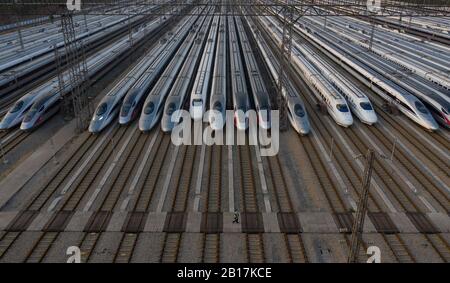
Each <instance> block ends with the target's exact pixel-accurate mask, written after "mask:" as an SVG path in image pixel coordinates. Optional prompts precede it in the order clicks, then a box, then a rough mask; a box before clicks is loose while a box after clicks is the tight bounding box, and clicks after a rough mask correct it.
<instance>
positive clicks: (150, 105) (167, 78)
mask: <svg viewBox="0 0 450 283" xmlns="http://www.w3.org/2000/svg"><path fill="white" fill-rule="evenodd" d="M204 21H205V16H202V17H201V18H199V19H198V20H197V22H196V23H195V24H194V25H193V26H192V28H191V29H190V32H189V34H188V36H187V37H186V39H185V40H184V42H183V44H182V45H181V46H180V48H179V49H178V51H177V53H176V54H175V56H174V57H173V59H172V60H171V61H170V63H169V65H168V66H167V68H166V69H165V70H164V73H163V74H162V75H161V77H160V78H159V80H158V82H157V83H156V85H155V86H154V87H153V89H152V91H151V92H150V94H149V95H148V96H147V98H146V99H145V102H144V105H143V107H142V112H141V116H140V118H139V129H140V130H141V131H143V132H147V131H150V130H151V129H152V128H153V127H154V126H155V125H156V123H158V121H159V119H160V118H161V115H162V111H163V108H164V102H165V100H166V97H167V95H168V94H169V92H170V90H171V89H172V86H173V84H174V82H175V79H176V78H177V76H178V73H179V71H180V69H181V67H182V66H183V63H184V62H185V60H186V58H187V56H188V53H189V51H190V49H191V47H192V45H193V44H194V39H195V37H196V35H197V33H198V29H199V27H201V26H202V25H203V23H204Z"/></svg>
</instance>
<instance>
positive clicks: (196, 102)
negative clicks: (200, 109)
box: [192, 98, 203, 106]
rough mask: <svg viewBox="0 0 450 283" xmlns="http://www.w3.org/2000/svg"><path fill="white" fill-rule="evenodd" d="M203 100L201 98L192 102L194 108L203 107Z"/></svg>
mask: <svg viewBox="0 0 450 283" xmlns="http://www.w3.org/2000/svg"><path fill="white" fill-rule="evenodd" d="M202 103H203V101H202V99H201V98H196V99H193V100H192V106H202Z"/></svg>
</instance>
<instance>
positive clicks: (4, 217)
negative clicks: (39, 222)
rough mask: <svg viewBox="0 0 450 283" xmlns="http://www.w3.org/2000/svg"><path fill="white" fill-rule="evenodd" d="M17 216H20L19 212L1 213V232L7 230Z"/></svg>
mask: <svg viewBox="0 0 450 283" xmlns="http://www.w3.org/2000/svg"><path fill="white" fill-rule="evenodd" d="M17 214H19V211H6V212H0V231H2V230H5V229H6V228H7V227H8V225H9V223H10V222H11V221H12V220H14V218H15V217H16V216H17Z"/></svg>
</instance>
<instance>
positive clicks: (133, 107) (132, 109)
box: [119, 17, 197, 125]
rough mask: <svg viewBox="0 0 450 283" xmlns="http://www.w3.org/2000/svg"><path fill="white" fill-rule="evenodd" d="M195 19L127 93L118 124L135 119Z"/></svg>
mask: <svg viewBox="0 0 450 283" xmlns="http://www.w3.org/2000/svg"><path fill="white" fill-rule="evenodd" d="M196 19H197V17H190V18H189V20H188V21H187V22H186V23H185V24H182V25H181V26H180V27H179V29H178V30H177V31H176V32H175V35H176V36H175V37H173V38H172V39H170V40H169V41H168V43H167V46H166V47H163V46H162V47H163V50H162V53H159V55H158V56H157V58H156V59H155V60H154V61H153V63H152V65H151V66H150V67H149V68H148V69H147V70H146V71H145V72H144V74H143V75H142V76H141V77H140V78H139V80H138V81H137V82H136V84H135V85H134V86H133V87H132V88H131V89H130V90H129V91H128V92H127V94H126V96H125V98H124V99H123V103H122V107H121V108H120V115H119V123H120V124H121V125H126V124H128V123H130V122H131V121H133V120H134V119H136V118H137V116H138V115H139V113H140V110H141V107H142V105H143V103H144V97H145V95H147V94H148V93H149V89H150V88H151V86H152V85H153V84H154V83H155V81H156V80H157V79H158V78H159V76H160V75H161V74H162V73H163V71H164V68H165V67H166V66H167V65H168V64H169V62H170V60H171V59H172V57H173V56H174V54H175V52H176V51H177V50H178V48H179V47H180V45H181V44H182V43H183V41H184V39H185V38H186V36H187V35H188V33H189V30H190V28H191V26H192V25H193V24H194V22H195V21H196Z"/></svg>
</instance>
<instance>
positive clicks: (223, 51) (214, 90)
mask: <svg viewBox="0 0 450 283" xmlns="http://www.w3.org/2000/svg"><path fill="white" fill-rule="evenodd" d="M227 46H228V44H227V41H226V17H223V16H222V17H221V20H220V25H219V35H218V39H217V51H216V54H215V59H214V60H215V62H214V73H213V78H212V86H211V96H210V100H209V109H210V110H211V111H213V113H214V115H210V116H209V117H208V119H209V124H210V126H211V129H213V130H220V129H223V126H224V125H225V119H226V118H225V115H226V114H225V113H226V109H227V64H226V62H227V50H228V48H227ZM219 116H220V117H219Z"/></svg>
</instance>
